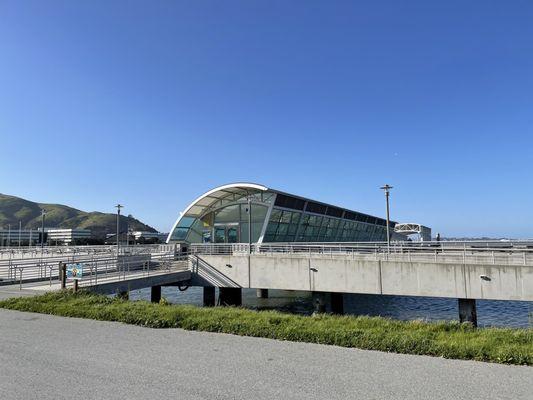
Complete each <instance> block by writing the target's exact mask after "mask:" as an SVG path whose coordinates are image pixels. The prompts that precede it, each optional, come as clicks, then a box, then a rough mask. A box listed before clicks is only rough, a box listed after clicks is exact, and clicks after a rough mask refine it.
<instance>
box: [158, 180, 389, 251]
mask: <svg viewBox="0 0 533 400" xmlns="http://www.w3.org/2000/svg"><path fill="white" fill-rule="evenodd" d="M249 204H250V206H251V210H252V211H251V216H250V219H251V232H252V242H254V243H256V242H257V243H263V242H295V241H297V242H355V241H386V240H387V222H386V220H385V219H383V218H379V217H374V216H371V215H368V214H364V213H360V212H357V211H351V210H347V209H345V208H341V207H336V206H333V205H330V204H326V203H321V202H318V201H314V200H310V199H307V198H304V197H300V196H295V195H291V194H288V193H284V192H280V191H278V190H274V189H270V188H267V187H265V186H262V185H257V184H253V183H233V184H229V185H225V186H220V187H217V188H215V189H213V190H210V191H209V192H207V193H205V194H203V195H202V196H200V197H198V198H197V199H196V200H195V201H193V202H192V203H191V204H190V205H189V206H188V207H187V208H186V209H185V211H184V212H183V213H182V214H181V215H180V217H179V218H178V219H177V221H176V222H175V224H174V226H173V228H172V230H171V233H170V234H169V236H168V239H167V242H177V241H186V242H189V243H210V242H213V243H238V242H241V243H246V242H248V226H249V225H248V220H249V215H248V207H249ZM394 225H395V222H393V221H391V222H390V231H391V233H392V232H393V230H394Z"/></svg>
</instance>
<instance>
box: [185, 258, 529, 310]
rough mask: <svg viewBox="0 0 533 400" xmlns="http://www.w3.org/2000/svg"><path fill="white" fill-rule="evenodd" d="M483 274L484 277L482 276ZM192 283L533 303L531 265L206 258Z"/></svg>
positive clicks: (200, 261)
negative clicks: (525, 301) (526, 301)
mask: <svg viewBox="0 0 533 400" xmlns="http://www.w3.org/2000/svg"><path fill="white" fill-rule="evenodd" d="M481 276H483V277H486V278H481ZM193 284H197V285H209V286H220V287H236V286H240V287H250V288H264V289H286V290H310V291H323V292H343V293H371V294H391V295H408V296H435V297H451V298H474V299H497V300H528V301H533V266H502V265H482V264H480V265H469V264H466V265H464V264H453V263H449V264H448V263H420V262H407V261H374V260H351V259H348V258H341V257H339V258H330V257H326V256H320V255H311V256H310V257H309V256H300V255H286V254H280V255H275V256H265V255H252V256H251V257H250V266H249V265H248V256H247V255H227V256H226V255H218V256H209V255H203V256H200V257H199V261H198V263H197V265H196V266H193Z"/></svg>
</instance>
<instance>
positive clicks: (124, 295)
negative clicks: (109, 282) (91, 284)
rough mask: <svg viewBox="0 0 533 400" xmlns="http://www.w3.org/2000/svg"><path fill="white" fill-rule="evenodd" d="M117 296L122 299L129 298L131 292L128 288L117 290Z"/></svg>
mask: <svg viewBox="0 0 533 400" xmlns="http://www.w3.org/2000/svg"><path fill="white" fill-rule="evenodd" d="M117 297H118V298H120V299H122V300H129V298H130V292H128V291H127V290H119V291H118V292H117Z"/></svg>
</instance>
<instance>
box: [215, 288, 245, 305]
mask: <svg viewBox="0 0 533 400" xmlns="http://www.w3.org/2000/svg"><path fill="white" fill-rule="evenodd" d="M218 300H219V303H220V305H221V306H241V305H242V289H241V288H236V287H229V288H224V287H221V288H219V289H218Z"/></svg>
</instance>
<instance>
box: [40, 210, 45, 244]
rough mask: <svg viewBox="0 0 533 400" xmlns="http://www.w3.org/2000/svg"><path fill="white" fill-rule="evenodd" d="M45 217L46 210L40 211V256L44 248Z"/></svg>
mask: <svg viewBox="0 0 533 400" xmlns="http://www.w3.org/2000/svg"><path fill="white" fill-rule="evenodd" d="M45 215H46V210H45V209H44V208H42V209H41V254H42V253H43V248H44V216H45Z"/></svg>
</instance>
